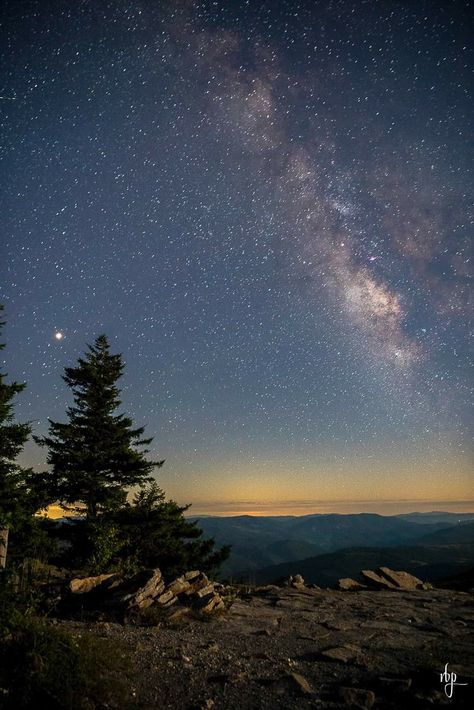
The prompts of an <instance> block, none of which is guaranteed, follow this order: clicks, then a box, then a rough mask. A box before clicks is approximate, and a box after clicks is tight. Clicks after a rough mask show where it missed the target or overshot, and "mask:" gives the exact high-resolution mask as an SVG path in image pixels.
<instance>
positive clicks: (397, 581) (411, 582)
mask: <svg viewBox="0 0 474 710" xmlns="http://www.w3.org/2000/svg"><path fill="white" fill-rule="evenodd" d="M377 572H378V574H380V575H381V576H382V577H385V579H388V581H389V582H390V583H391V584H393V585H394V586H395V587H396V588H397V589H423V582H422V580H421V579H418V577H415V576H414V575H412V574H409V573H408V572H401V571H396V570H393V569H390V568H389V567H379V568H378V569H377Z"/></svg>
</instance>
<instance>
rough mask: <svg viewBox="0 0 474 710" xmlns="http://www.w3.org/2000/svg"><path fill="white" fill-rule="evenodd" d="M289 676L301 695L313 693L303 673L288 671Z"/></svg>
mask: <svg viewBox="0 0 474 710" xmlns="http://www.w3.org/2000/svg"><path fill="white" fill-rule="evenodd" d="M290 678H292V679H293V680H294V682H295V683H296V685H297V687H298V689H299V691H300V692H301V693H302V694H303V695H314V690H313V688H312V687H311V685H310V684H309V683H308V681H307V680H306V678H305V677H304V676H303V675H301V674H300V673H290Z"/></svg>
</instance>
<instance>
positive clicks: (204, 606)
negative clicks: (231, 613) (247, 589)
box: [197, 593, 224, 614]
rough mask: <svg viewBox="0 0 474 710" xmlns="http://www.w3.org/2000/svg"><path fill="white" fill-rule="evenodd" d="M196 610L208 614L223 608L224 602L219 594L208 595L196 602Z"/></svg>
mask: <svg viewBox="0 0 474 710" xmlns="http://www.w3.org/2000/svg"><path fill="white" fill-rule="evenodd" d="M197 606H198V608H199V609H200V610H201V611H202V612H204V613H205V614H209V613H210V612H211V611H217V610H218V609H223V608H224V602H223V600H222V599H221V597H220V596H219V594H214V593H212V594H208V595H207V596H205V597H201V598H200V599H199V600H198V604H197Z"/></svg>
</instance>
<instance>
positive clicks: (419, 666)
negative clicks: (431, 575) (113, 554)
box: [59, 586, 474, 710]
mask: <svg viewBox="0 0 474 710" xmlns="http://www.w3.org/2000/svg"><path fill="white" fill-rule="evenodd" d="M228 605H229V604H228ZM59 623H61V624H62V625H65V626H66V627H67V628H68V629H69V630H72V631H73V632H74V633H77V634H80V633H83V632H84V631H86V630H90V631H92V632H93V633H94V634H96V635H98V636H101V637H105V638H108V639H110V640H112V641H114V642H117V645H118V646H120V645H121V646H122V647H125V648H126V649H127V650H128V651H129V652H130V653H131V654H132V658H133V667H132V668H131V669H130V683H129V685H130V696H129V698H124V699H123V707H124V708H126V707H131V708H143V709H146V710H148V709H150V710H151V708H154V709H159V710H161V709H163V710H164V709H165V708H169V709H173V710H178V709H179V710H185V709H189V710H191V709H193V708H194V709H196V710H197V709H203V710H209V709H213V710H245V709H251V708H252V709H254V708H255V710H257V709H260V708H261V709H262V710H263V709H266V710H273V709H276V708H285V709H287V710H288V709H289V708H298V709H299V708H327V709H328V710H329V709H333V708H348V707H352V708H370V707H373V708H374V709H378V708H390V709H393V710H395V709H397V710H398V709H399V708H419V709H420V710H422V709H424V708H430V707H448V706H450V707H456V708H457V707H459V708H468V707H469V708H472V707H474V596H473V595H472V593H465V592H455V591H449V590H434V589H432V590H430V589H428V590H412V591H402V590H383V591H382V590H380V591H378V590H359V591H335V590H334V591H331V590H318V589H309V588H306V587H304V586H301V587H299V588H291V587H276V586H269V587H264V588H261V589H255V590H253V591H250V592H249V593H248V594H244V595H243V596H240V597H236V598H235V599H234V600H233V602H232V603H231V605H230V608H229V609H228V610H226V611H222V610H221V611H218V612H217V613H215V614H212V615H208V616H207V617H206V616H202V615H201V616H200V617H199V616H198V615H189V616H185V617H183V618H181V619H179V617H176V618H175V619H174V621H173V620H172V621H169V620H168V621H164V620H163V621H158V624H157V625H156V626H150V627H143V626H134V625H132V624H125V625H123V624H118V623H112V622H110V621H107V622H97V621H95V622H85V621H83V622H79V621H63V622H59ZM446 663H448V664H449V666H448V671H449V672H455V673H456V674H457V678H456V683H467V685H454V687H453V688H452V691H453V692H452V694H453V697H452V699H449V698H448V697H447V695H446V693H445V683H444V682H443V683H442V682H441V681H440V673H441V672H442V671H443V670H444V669H445V664H446ZM450 690H451V689H450V687H449V686H448V687H447V691H448V693H449V692H450Z"/></svg>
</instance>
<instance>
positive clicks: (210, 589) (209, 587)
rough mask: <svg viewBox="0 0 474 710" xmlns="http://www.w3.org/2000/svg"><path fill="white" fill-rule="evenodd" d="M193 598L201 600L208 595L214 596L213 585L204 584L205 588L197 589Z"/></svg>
mask: <svg viewBox="0 0 474 710" xmlns="http://www.w3.org/2000/svg"><path fill="white" fill-rule="evenodd" d="M194 594H195V596H196V597H198V598H199V599H201V598H202V597H207V595H208V594H214V585H213V583H212V582H210V583H209V584H206V586H205V587H202V589H198V590H197V591H196V592H194Z"/></svg>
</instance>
